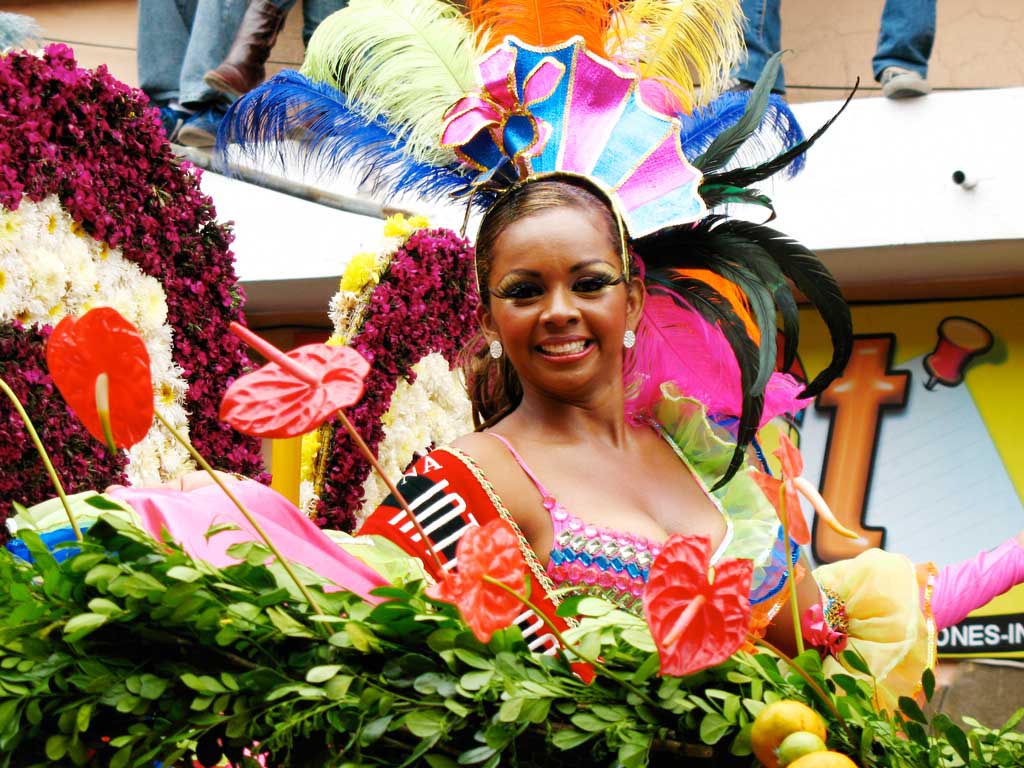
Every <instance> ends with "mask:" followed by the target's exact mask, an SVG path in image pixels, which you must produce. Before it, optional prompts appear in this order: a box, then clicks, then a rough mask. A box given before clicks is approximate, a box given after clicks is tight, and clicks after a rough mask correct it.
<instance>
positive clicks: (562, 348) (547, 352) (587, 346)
mask: <svg viewBox="0 0 1024 768" xmlns="http://www.w3.org/2000/svg"><path fill="white" fill-rule="evenodd" d="M534 349H536V350H537V351H538V352H539V353H540V354H541V355H542V356H543V357H544V358H546V359H547V360H549V361H550V362H552V363H574V362H576V361H577V360H582V359H583V358H584V357H586V356H587V355H589V354H590V353H591V352H593V351H594V349H595V347H594V341H593V339H583V338H575V339H549V340H546V341H545V342H544V343H542V344H538V345H537V346H536V347H534Z"/></svg>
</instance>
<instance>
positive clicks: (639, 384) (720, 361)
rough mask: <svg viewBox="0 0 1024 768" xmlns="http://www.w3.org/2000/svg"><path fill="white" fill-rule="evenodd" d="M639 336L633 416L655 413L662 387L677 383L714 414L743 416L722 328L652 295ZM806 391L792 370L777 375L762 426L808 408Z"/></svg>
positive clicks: (631, 361) (632, 376)
mask: <svg viewBox="0 0 1024 768" xmlns="http://www.w3.org/2000/svg"><path fill="white" fill-rule="evenodd" d="M636 337H637V340H636V346H634V347H633V349H632V350H631V351H630V352H629V353H628V354H627V358H626V366H625V380H626V388H627V390H626V391H627V400H626V414H627V416H629V417H631V418H637V417H642V416H643V415H644V414H646V413H649V412H650V411H651V409H652V408H653V407H654V406H655V405H656V404H657V402H658V400H659V399H660V398H661V385H662V384H664V383H666V382H674V383H675V384H676V386H677V387H678V388H679V391H680V392H682V393H683V394H684V395H686V396H688V397H692V398H694V399H695V400H698V401H700V402H702V403H703V404H704V406H705V407H706V408H707V409H708V413H710V414H711V415H713V416H720V417H721V416H734V417H737V418H738V417H739V415H740V410H741V408H742V403H743V396H742V392H741V390H740V369H739V364H738V363H737V362H736V356H735V355H734V354H733V351H732V348H731V347H730V346H729V342H728V341H726V338H725V335H724V334H723V333H722V332H721V331H720V330H718V328H716V327H715V326H714V325H712V324H711V323H709V322H708V321H706V320H705V319H704V318H702V317H701V316H700V315H699V314H697V313H696V312H695V311H693V310H692V309H687V308H684V307H681V306H679V305H678V304H676V303H675V302H674V301H673V300H672V299H671V298H669V297H668V296H664V295H657V294H648V296H647V302H646V303H645V305H644V311H643V315H642V316H641V318H640V325H639V327H638V328H637V331H636ZM801 391H803V384H801V383H800V382H798V381H797V380H796V379H794V378H793V377H792V376H790V375H789V374H786V373H778V372H776V373H774V374H772V376H771V378H770V379H769V380H768V386H767V389H766V391H765V404H764V412H763V413H762V415H761V423H760V425H759V426H764V425H765V424H766V423H767V422H768V421H770V420H771V419H773V418H775V417H776V416H779V415H780V414H783V413H795V412H796V411H799V410H802V409H803V408H805V407H806V406H807V405H808V404H809V402H810V401H809V400H805V399H802V398H800V397H799V394H800V392H801Z"/></svg>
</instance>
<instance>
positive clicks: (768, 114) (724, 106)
mask: <svg viewBox="0 0 1024 768" xmlns="http://www.w3.org/2000/svg"><path fill="white" fill-rule="evenodd" d="M749 99H750V91H727V92H726V93H723V94H722V95H721V96H719V97H718V98H717V99H715V100H714V101H712V102H711V103H710V104H708V105H707V106H706V107H704V108H702V109H699V110H695V111H694V113H693V114H692V115H685V114H681V115H679V120H680V121H681V122H682V124H683V127H682V134H681V137H680V138H681V141H682V145H683V152H684V153H685V154H686V157H687V158H688V159H690V160H693V159H694V158H696V157H698V156H699V155H700V154H701V153H703V152H704V150H706V149H707V148H708V147H709V146H710V145H711V142H712V141H713V140H714V138H715V137H716V136H717V135H718V134H720V133H721V132H722V131H724V130H725V129H726V128H728V127H729V126H731V125H733V124H734V123H735V122H736V121H737V120H739V119H740V116H741V115H742V114H743V111H744V110H745V109H746V108H747V101H748V100H749ZM803 140H804V132H803V129H802V128H801V127H800V123H799V122H797V119H796V115H794V114H793V110H791V109H790V108H789V104H787V103H786V100H785V99H784V98H783V97H782V96H779V95H777V94H774V93H773V94H772V95H771V96H770V97H769V99H768V109H767V110H765V113H764V117H762V118H761V124H760V125H759V126H758V128H757V130H756V131H755V132H754V134H753V135H752V136H751V137H750V138H749V139H747V143H746V144H745V145H744V146H743V148H742V149H741V150H740V152H739V153H737V156H736V160H740V161H741V162H739V163H735V162H734V163H731V164H730V165H735V164H739V165H751V164H757V163H759V162H763V161H765V160H768V159H770V158H771V157H774V156H775V155H779V154H782V153H783V152H785V151H786V150H788V149H791V148H792V147H795V146H796V145H797V144H799V143H800V142H801V141H803ZM804 159H805V158H804V155H800V156H799V157H798V158H797V159H796V160H794V161H793V162H792V163H791V164H790V165H789V168H787V170H786V175H788V176H791V177H792V176H795V175H796V174H798V173H800V171H801V170H803V167H804Z"/></svg>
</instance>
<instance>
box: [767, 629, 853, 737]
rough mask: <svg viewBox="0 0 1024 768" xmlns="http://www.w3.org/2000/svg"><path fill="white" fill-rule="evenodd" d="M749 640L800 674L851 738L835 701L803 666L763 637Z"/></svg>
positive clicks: (848, 727) (850, 733) (847, 726)
mask: <svg viewBox="0 0 1024 768" xmlns="http://www.w3.org/2000/svg"><path fill="white" fill-rule="evenodd" d="M750 640H751V641H752V642H754V643H755V644H757V645H760V646H762V647H764V648H767V649H768V650H769V651H771V652H772V653H774V654H775V655H776V656H778V657H779V658H780V659H782V660H783V661H785V662H786V663H787V664H789V666H790V668H791V669H792V670H793V671H794V672H796V673H797V674H798V675H800V677H802V678H803V679H804V680H805V681H806V682H807V684H808V685H809V686H811V690H812V691H814V694H815V695H816V696H817V697H818V698H819V699H820V700H821V703H822V704H824V705H825V707H826V708H827V709H828V711H829V712H831V713H832V714H833V716H834V717H835V718H836V720H838V721H839V724H840V725H842V726H843V728H844V729H845V730H846V732H847V735H849V737H850V738H851V739H852V738H853V736H854V734H853V732H852V731H850V726H849V725H847V723H846V719H845V718H844V717H843V716H842V715H841V714H839V710H838V709H836V705H835V702H834V701H832V697H831V696H829V695H828V693H826V692H825V691H824V690H822V688H821V686H820V685H818V683H817V682H816V681H815V680H814V678H813V677H811V676H810V675H809V674H807V670H805V669H804V668H803V667H801V666H800V665H799V664H797V663H796V662H795V661H793V660H792V659H791V658H789V656H787V655H786V654H785V653H783V652H782V651H781V650H779V649H778V648H776V647H775V646H774V645H772V644H771V643H769V642H768V641H767V640H765V639H764V638H763V637H753V636H751V637H750Z"/></svg>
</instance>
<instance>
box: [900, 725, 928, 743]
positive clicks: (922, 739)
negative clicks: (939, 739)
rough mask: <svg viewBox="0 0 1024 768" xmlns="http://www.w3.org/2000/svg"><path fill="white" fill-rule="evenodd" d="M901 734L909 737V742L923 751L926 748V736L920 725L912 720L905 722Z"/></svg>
mask: <svg viewBox="0 0 1024 768" xmlns="http://www.w3.org/2000/svg"><path fill="white" fill-rule="evenodd" d="M903 732H904V733H905V734H907V736H909V737H910V739H911V741H913V742H914V743H916V744H919V745H920V746H922V747H924V748H925V749H927V748H928V734H927V733H925V730H924V728H922V727H921V724H920V723H918V722H916V721H914V720H907V721H905V722H904V723H903Z"/></svg>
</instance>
